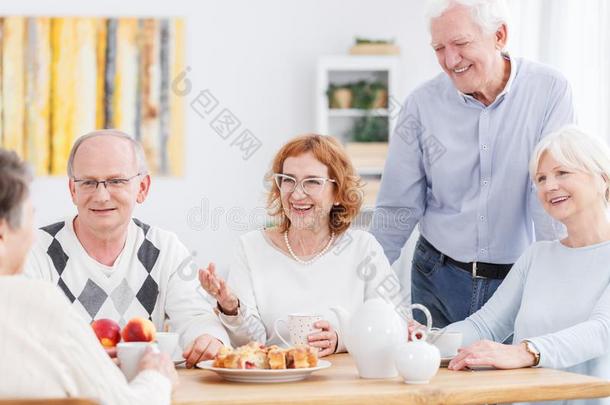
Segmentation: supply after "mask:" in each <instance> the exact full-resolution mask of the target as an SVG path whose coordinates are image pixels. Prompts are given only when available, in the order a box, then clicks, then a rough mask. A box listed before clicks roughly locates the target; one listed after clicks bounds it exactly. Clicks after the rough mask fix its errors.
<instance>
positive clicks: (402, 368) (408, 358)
mask: <svg viewBox="0 0 610 405" xmlns="http://www.w3.org/2000/svg"><path fill="white" fill-rule="evenodd" d="M426 335H427V333H426V331H423V330H421V329H419V330H415V331H413V332H411V341H410V342H405V343H402V344H401V345H400V346H399V347H398V348H397V349H396V368H397V369H398V372H399V373H400V375H401V376H402V378H403V379H404V381H405V383H408V384H426V383H428V382H429V381H430V379H431V378H432V377H434V375H436V372H437V371H438V368H439V366H440V365H441V353H440V351H439V350H438V348H437V347H436V346H434V345H431V344H430V343H427V342H426Z"/></svg>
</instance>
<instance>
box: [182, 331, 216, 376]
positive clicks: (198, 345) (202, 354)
mask: <svg viewBox="0 0 610 405" xmlns="http://www.w3.org/2000/svg"><path fill="white" fill-rule="evenodd" d="M222 346H224V345H223V344H222V342H221V341H220V340H218V339H216V338H215V337H214V336H210V335H207V334H206V335H201V336H199V337H198V338H196V339H195V340H194V341H193V342H191V344H189V345H188V346H187V347H186V349H185V350H184V353H182V357H184V358H185V359H186V368H192V367H193V366H195V364H197V363H199V362H200V361H204V360H210V359H213V358H214V356H216V353H218V350H220V348H221V347H222Z"/></svg>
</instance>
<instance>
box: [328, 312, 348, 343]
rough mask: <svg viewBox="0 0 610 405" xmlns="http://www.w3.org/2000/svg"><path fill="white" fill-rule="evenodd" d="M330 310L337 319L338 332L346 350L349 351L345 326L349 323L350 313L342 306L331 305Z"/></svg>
mask: <svg viewBox="0 0 610 405" xmlns="http://www.w3.org/2000/svg"><path fill="white" fill-rule="evenodd" d="M330 310H331V311H333V312H334V313H335V315H336V317H337V320H338V321H339V328H340V331H339V333H340V335H341V338H342V339H343V342H344V343H345V346H346V347H347V350H348V351H349V350H350V349H349V347H350V343H349V337H348V329H347V326H348V325H349V320H350V314H349V312H347V311H346V310H345V309H344V308H342V307H332V308H330Z"/></svg>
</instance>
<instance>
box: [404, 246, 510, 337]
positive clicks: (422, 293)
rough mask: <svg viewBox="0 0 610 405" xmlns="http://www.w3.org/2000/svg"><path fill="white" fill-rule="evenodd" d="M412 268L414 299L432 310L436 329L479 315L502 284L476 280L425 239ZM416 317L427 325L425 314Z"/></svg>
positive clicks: (416, 314) (416, 254)
mask: <svg viewBox="0 0 610 405" xmlns="http://www.w3.org/2000/svg"><path fill="white" fill-rule="evenodd" d="M412 265H413V266H412V268H411V300H412V302H413V303H418V304H423V305H424V306H426V307H427V308H428V309H429V310H430V313H431V314H432V322H433V326H435V327H438V328H442V327H445V326H447V325H449V324H450V323H454V322H457V321H461V320H463V319H466V318H467V317H468V316H469V315H472V314H473V313H475V312H476V311H477V310H478V309H479V308H481V307H482V306H483V304H485V303H486V302H487V300H488V299H489V298H490V297H491V296H492V295H493V293H494V292H495V291H496V289H497V288H498V286H500V284H501V283H502V280H498V279H492V278H474V279H473V278H472V275H471V274H470V273H468V272H466V271H464V270H462V269H460V268H459V267H456V266H454V265H452V264H450V263H447V262H445V260H443V258H442V257H441V254H439V253H437V252H435V251H434V250H433V249H432V248H430V247H429V246H428V245H427V244H426V242H422V239H421V237H420V239H419V240H418V241H417V245H416V246H415V253H414V254H413V262H412ZM413 317H414V318H415V320H416V321H418V322H419V323H422V324H425V319H424V315H423V314H422V313H421V311H413Z"/></svg>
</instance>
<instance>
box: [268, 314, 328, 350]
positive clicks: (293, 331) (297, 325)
mask: <svg viewBox="0 0 610 405" xmlns="http://www.w3.org/2000/svg"><path fill="white" fill-rule="evenodd" d="M321 320H322V316H320V315H311V314H290V315H288V321H286V320H285V319H282V318H279V319H276V320H275V322H274V324H273V329H274V330H275V334H276V335H277V337H278V338H280V340H281V341H282V342H284V344H285V345H286V346H297V345H304V346H305V345H307V344H308V341H307V336H309V335H310V334H312V333H317V332H321V331H322V329H319V328H316V327H315V326H314V324H315V323H316V322H318V321H321ZM281 323H288V333H289V334H290V342H288V340H287V339H285V338H284V337H283V336H282V335H281V334H280V332H279V331H278V326H279V325H280V324H281Z"/></svg>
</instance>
